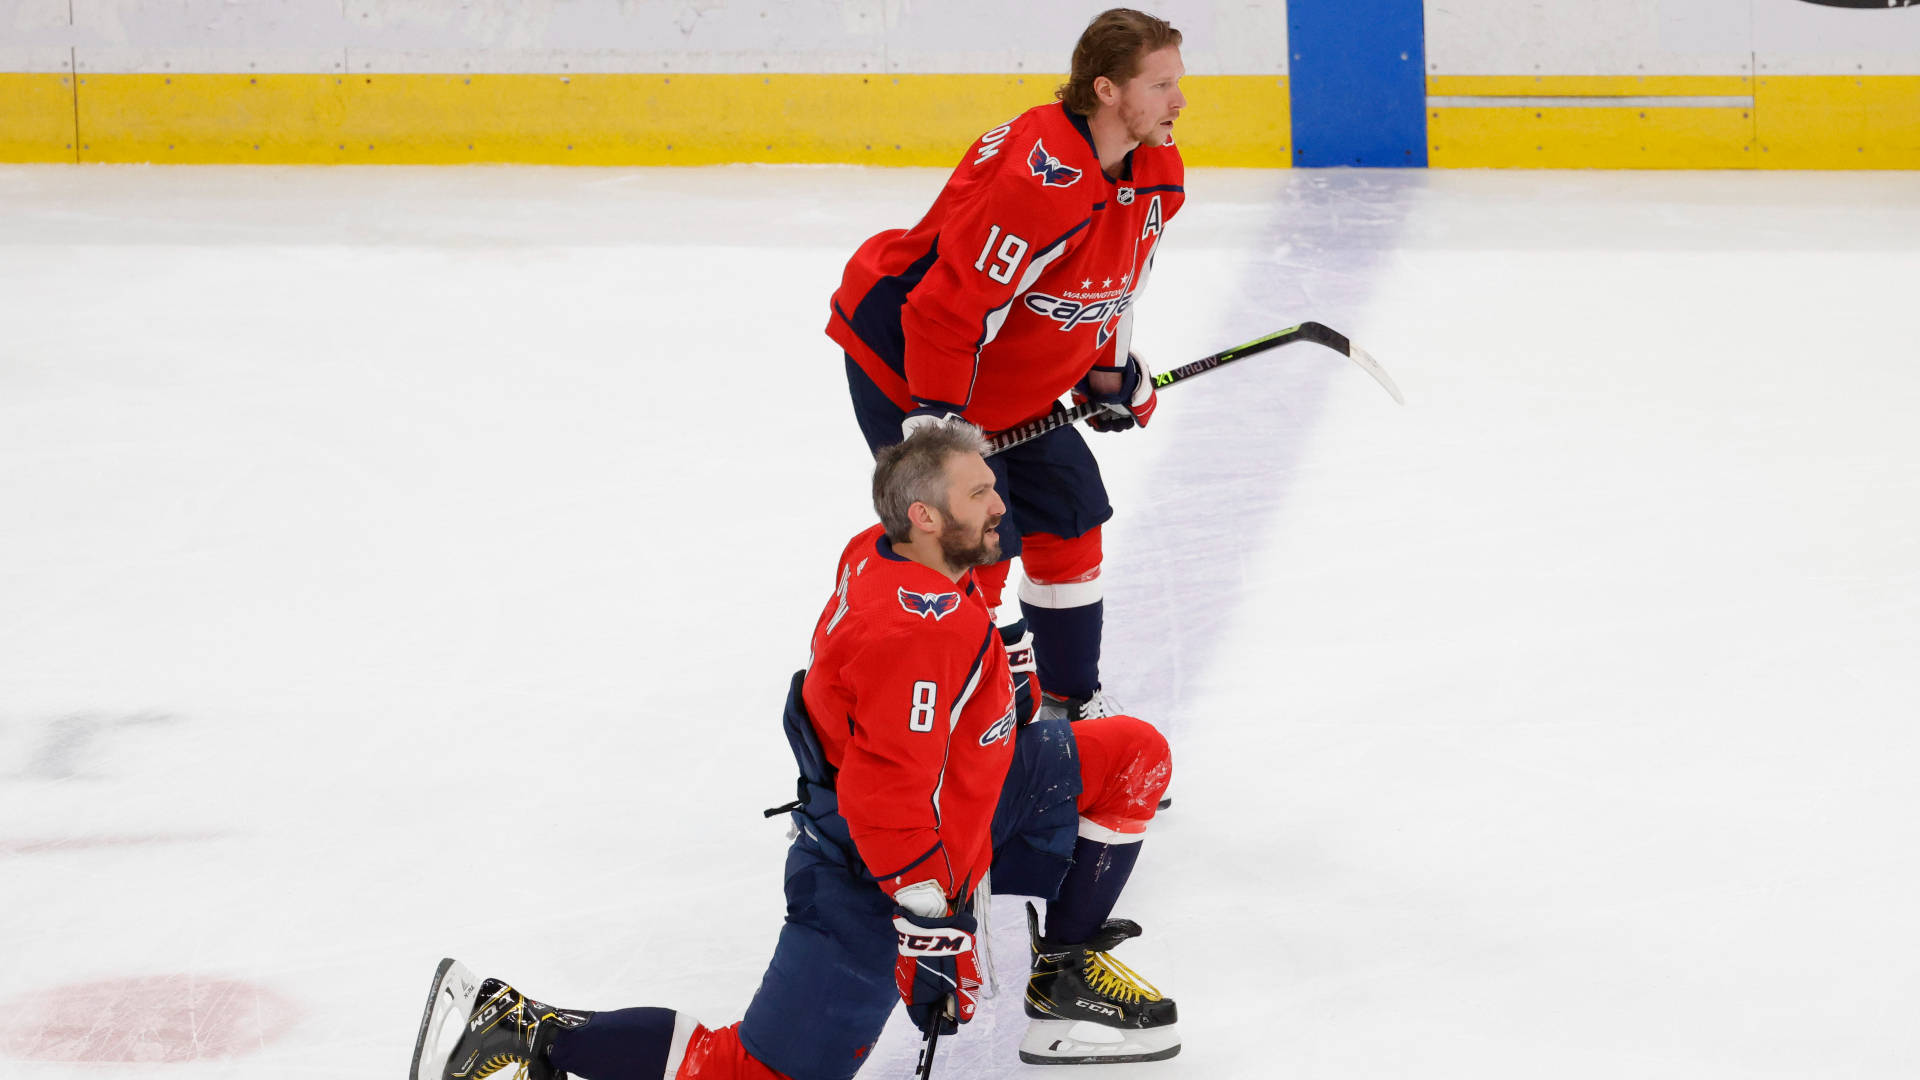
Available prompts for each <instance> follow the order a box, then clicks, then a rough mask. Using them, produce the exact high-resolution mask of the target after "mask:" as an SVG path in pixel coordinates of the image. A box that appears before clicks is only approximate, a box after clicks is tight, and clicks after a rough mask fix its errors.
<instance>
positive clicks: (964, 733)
mask: <svg viewBox="0 0 1920 1080" xmlns="http://www.w3.org/2000/svg"><path fill="white" fill-rule="evenodd" d="M984 449H985V442H984V440H983V439H982V437H981V435H980V433H979V432H978V431H977V430H975V429H974V428H972V427H970V426H968V425H964V424H945V423H942V424H935V425H930V426H928V427H926V428H923V429H920V430H917V431H916V432H915V433H914V434H913V435H912V436H910V437H908V438H907V439H906V440H905V441H903V442H901V443H899V444H897V445H895V446H892V447H889V448H887V449H885V450H883V451H882V452H881V453H880V455H879V458H878V461H877V463H876V467H875V470H874V478H873V493H874V505H875V508H876V509H877V510H878V511H879V516H880V524H878V525H875V526H873V527H872V528H869V529H867V530H865V531H864V532H861V533H860V534H859V535H857V536H855V537H854V538H853V540H852V541H851V542H850V543H848V544H847V546H846V548H845V550H844V551H843V552H842V554H841V556H840V562H839V565H838V567H837V568H836V570H835V573H834V586H835V587H834V592H833V594H832V596H830V597H829V598H828V600H827V603H826V605H825V607H824V608H823V610H822V611H821V613H820V618H819V621H818V622H817V624H816V626H815V629H814V632H813V643H812V644H813V648H812V656H813V659H812V662H811V663H810V665H809V666H808V668H807V670H805V671H804V672H800V673H798V674H796V675H795V677H794V681H793V685H792V688H791V690H790V692H789V694H788V699H787V706H786V715H785V727H786V733H787V737H788V739H789V740H790V741H791V742H792V745H793V750H794V756H795V758H796V760H797V761H798V763H799V767H800V783H799V798H798V799H797V800H796V801H795V802H793V803H792V804H790V805H789V806H787V807H782V808H781V809H784V810H789V811H791V813H792V817H793V822H794V825H795V829H794V838H793V844H792V847H791V848H790V849H789V852H788V856H787V865H786V873H785V881H786V895H787V917H786V924H785V926H784V927H783V928H782V929H781V932H780V940H779V944H778V945H777V946H776V948H775V949H774V954H773V960H772V962H771V963H770V964H769V965H768V967H767V972H766V975H765V977H764V978H763V979H762V981H761V983H760V989H759V991H758V992H757V993H756V994H755V995H754V998H753V1002H752V1004H750V1005H749V1006H748V1008H747V1013H746V1017H745V1019H743V1020H742V1021H740V1022H739V1023H736V1024H732V1025H729V1026H727V1027H720V1028H709V1027H706V1026H705V1025H703V1024H701V1023H699V1022H698V1021H696V1020H694V1019H692V1018H691V1017H688V1016H686V1015H685V1014H683V1013H679V1012H676V1011H674V1010H672V1009H663V1008H627V1009H618V1010H612V1011H604V1012H584V1011H577V1010H567V1009H557V1008H554V1007H552V1006H550V1005H546V1004H543V1003H541V1002H538V1001H535V1000H533V999H531V998H528V997H525V996H524V995H522V994H520V993H519V992H517V991H516V990H514V989H513V988H512V987H510V986H508V985H507V984H505V983H503V982H501V981H500V980H498V979H486V980H480V979H477V978H475V977H474V976H473V975H472V973H471V972H470V971H468V969H467V968H465V967H464V966H463V965H460V964H458V963H456V962H454V961H452V960H445V961H442V962H441V965H440V969H439V970H438V971H437V972H436V973H435V976H434V985H433V990H432V996H431V998H430V999H429V1002H428V1006H427V1011H426V1014H425V1016H424V1017H423V1018H422V1020H421V1026H420V1037H419V1041H418V1042H417V1043H416V1044H415V1049H414V1060H413V1069H412V1073H411V1078H412V1080H483V1078H485V1077H487V1076H490V1075H492V1074H494V1073H496V1072H500V1071H502V1070H506V1069H514V1068H519V1069H524V1072H525V1075H526V1076H528V1077H531V1078H533V1080H545V1078H549V1077H559V1076H567V1075H571V1076H578V1077H583V1078H586V1080H643V1078H644V1080H655V1078H662V1080H676V1078H677V1080H732V1078H750V1080H772V1078H775V1077H789V1078H792V1080H848V1078H850V1077H852V1076H853V1075H854V1073H855V1072H856V1071H857V1070H858V1069H859V1067H860V1065H861V1064H862V1063H863V1062H864V1061H865V1060H866V1055H867V1052H868V1050H869V1049H870V1048H871V1047H872V1046H873V1043H874V1041H875V1039H877V1038H878V1037H879V1035H880V1030H881V1028H882V1027H883V1026H885V1024H886V1021H887V1017H888V1015H889V1014H890V1013H891V1012H892V1011H893V1007H894V1005H895V1004H896V1003H899V1002H902V1001H904V1003H905V1005H906V1007H907V1009H908V1012H909V1013H910V1014H911V1015H912V1017H913V1020H914V1022H915V1023H916V1024H917V1025H921V1026H922V1027H926V1026H929V1025H931V1024H933V1023H938V1024H941V1025H942V1026H943V1027H944V1028H945V1029H946V1030H948V1031H952V1030H956V1029H957V1026H958V1025H959V1024H963V1023H966V1022H967V1021H968V1020H971V1019H972V1018H973V1016H974V1013H975V1010H976V1009H977V1007H978V999H979V997H980V994H981V991H982V985H981V983H982V976H983V974H985V972H983V971H982V964H981V961H980V960H979V957H980V956H981V953H980V952H979V951H976V948H975V946H976V941H977V939H978V937H983V936H984V935H983V934H981V931H980V927H979V920H980V919H982V918H984V917H985V916H986V914H987V911H988V907H987V901H988V896H987V888H988V887H987V884H986V882H987V880H988V869H989V867H991V869H992V879H991V880H992V881H993V887H994V888H995V889H997V890H999V891H1003V892H1011V893H1019V894H1022V895H1031V896H1038V897H1042V898H1046V899H1048V901H1049V902H1048V905H1047V913H1046V925H1045V931H1044V933H1043V932H1042V930H1041V927H1040V924H1039V922H1038V919H1037V916H1036V914H1035V912H1034V909H1033V906H1032V905H1031V904H1029V905H1028V909H1027V910H1028V931H1029V937H1030V940H1031V944H1032V948H1033V956H1032V967H1031V973H1030V976H1029V979H1028V983H1027V991H1026V1002H1025V1009H1026V1013H1027V1015H1028V1017H1030V1018H1031V1019H1030V1021H1029V1030H1028V1034H1027V1036H1026V1039H1025V1041H1024V1042H1023V1043H1022V1045H1021V1050H1020V1056H1021V1059H1022V1060H1024V1061H1029V1062H1036V1063H1056V1064H1076V1063H1090V1062H1110V1061H1145V1060H1156V1059H1160V1058H1166V1057H1171V1056H1173V1055H1174V1054H1175V1053H1177V1052H1178V1050H1179V1048H1180V1041H1179V1035H1178V1034H1177V1032H1176V1030H1175V1027H1174V1023H1175V1019H1176V1015H1175V1008H1174V1003H1173V1001H1172V1000H1171V999H1168V998H1165V997H1162V996H1161V995H1160V994H1159V992H1158V991H1156V990H1154V989H1153V988H1152V987H1151V986H1150V985H1147V984H1145V983H1144V982H1142V981H1141V980H1140V979H1139V978H1138V977H1137V976H1135V975H1134V974H1133V973H1132V972H1131V971H1129V970H1128V969H1127V968H1126V967H1125V966H1124V965H1122V964H1120V963H1119V962H1118V961H1116V960H1114V959H1113V958H1112V957H1111V956H1109V955H1108V951H1109V950H1111V949H1113V948H1114V947H1115V946H1116V945H1118V944H1119V943H1120V942H1122V941H1124V940H1126V939H1127V938H1129V937H1132V936H1134V935H1136V934H1138V933H1139V932H1140V928H1139V927H1138V926H1137V925H1135V924H1133V923H1131V922H1128V921H1126V920H1121V919H1109V918H1108V915H1109V914H1111V912H1112V910H1113V907H1114V904H1115V902H1116V901H1117V899H1118V898H1119V895H1120V890H1121V888H1122V887H1123V886H1124V885H1125V883H1126V881H1127V878H1128V876H1129V875H1130V874H1131V872H1132V870H1133V866H1134V862H1135V859H1136V858H1137V856H1138V853H1139V850H1140V839H1141V836H1142V834H1143V833H1144V831H1145V829H1146V827H1147V824H1148V822H1149V821H1150V820H1151V819H1152V817H1153V814H1154V809H1155V806H1156V804H1157V802H1158V800H1159V798H1160V793H1161V792H1162V791H1163V790H1164V789H1165V787H1166V783H1167V778H1168V775H1169V772H1170V769H1171V765H1170V762H1169V759H1168V754H1167V744H1166V741H1165V740H1164V739H1162V738H1161V737H1160V735H1159V734H1158V733H1157V732H1155V731H1154V729H1153V728H1152V727H1151V726H1150V725H1148V724H1146V723H1145V722H1143V721H1140V720H1137V719H1134V718H1133V717H1128V716H1112V717H1102V718H1093V719H1089V720H1086V721H1084V722H1081V723H1079V724H1071V725H1070V724H1069V723H1068V722H1067V721H1066V720H1065V719H1064V718H1052V719H1045V720H1030V718H1029V715H1028V714H1030V711H1031V710H1030V706H1031V701H1032V699H1031V697H1030V696H1023V695H1022V694H1021V692H1020V690H1019V686H1018V681H1017V680H1016V678H1015V676H1016V675H1020V676H1021V680H1024V677H1025V672H1024V671H1021V670H1019V669H1021V668H1022V667H1024V666H1025V665H1023V663H1022V658H1021V657H1018V656H1015V657H1012V658H1011V660H1010V658H1009V654H1008V651H1007V650H1006V649H1005V648H1004V647H1003V641H1002V637H1001V635H1000V634H999V632H998V631H997V630H996V629H995V627H994V625H993V621H992V618H991V616H989V615H988V613H987V607H986V604H985V602H984V600H983V599H982V597H981V593H980V589H979V587H978V584H977V583H976V581H975V579H974V574H973V570H974V568H975V567H978V566H982V565H988V564H991V563H992V562H993V561H994V560H995V559H997V558H998V556H999V540H998V536H997V533H996V528H995V527H996V526H997V525H998V524H999V522H1000V519H1001V517H1002V515H1003V514H1004V513H1005V506H1004V504H1003V503H1002V502H1001V500H1000V497H999V495H998V494H997V493H996V492H995V477H994V474H993V472H992V470H990V469H989V468H988V467H987V464H986V460H985V459H984V457H983V456H982V453H983V451H984ZM1023 704H1024V705H1026V706H1028V708H1022V705H1023Z"/></svg>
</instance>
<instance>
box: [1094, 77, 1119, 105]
mask: <svg viewBox="0 0 1920 1080" xmlns="http://www.w3.org/2000/svg"><path fill="white" fill-rule="evenodd" d="M1093 96H1094V97H1096V98H1098V99H1099V100H1100V104H1102V105H1112V104H1113V103H1115V102H1117V101H1119V100H1120V87H1119V85H1118V84H1116V83H1115V82H1114V81H1113V80H1112V79H1109V78H1107V77H1106V76H1105V75H1095V76H1094V77H1093Z"/></svg>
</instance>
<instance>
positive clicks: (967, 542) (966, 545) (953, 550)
mask: <svg viewBox="0 0 1920 1080" xmlns="http://www.w3.org/2000/svg"><path fill="white" fill-rule="evenodd" d="M992 538H995V536H994V530H992V529H987V530H985V531H984V532H982V533H980V534H979V535H978V536H973V537H969V536H967V535H966V534H964V533H962V532H961V531H960V529H959V528H957V527H956V526H954V525H952V524H949V525H948V526H947V527H946V528H944V529H942V530H940V557H941V558H943V559H945V560H947V565H948V566H951V567H953V568H954V569H955V570H971V569H973V568H974V567H976V566H992V565H993V564H994V563H997V562H999V561H1000V550H999V546H998V545H997V544H991V543H990V540H991V539H992Z"/></svg>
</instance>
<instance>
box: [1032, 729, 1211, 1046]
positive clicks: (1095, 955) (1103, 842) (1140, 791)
mask: <svg viewBox="0 0 1920 1080" xmlns="http://www.w3.org/2000/svg"><path fill="white" fill-rule="evenodd" d="M1072 731H1073V735H1074V740H1075V744H1076V750H1077V757H1078V759H1079V767H1080V795H1079V797H1078V799H1077V800H1076V809H1077V810H1078V813H1079V822H1078V828H1077V834H1078V835H1077V837H1076V838H1075V841H1074V848H1073V865H1072V867H1071V868H1070V869H1069V870H1068V871H1067V874H1066V877H1065V878H1064V880H1062V882H1061V884H1060V891H1059V895H1058V896H1057V897H1055V898H1054V900H1053V901H1052V902H1051V903H1049V904H1048V905H1047V924H1046V933H1045V934H1042V933H1041V932H1040V922H1039V918H1038V916H1037V914H1035V913H1034V912H1033V910H1032V908H1031V907H1029V908H1028V930H1029V933H1030V935H1031V937H1032V941H1033V971H1032V974H1031V975H1030V976H1029V978H1028V980H1027V995H1026V1011H1027V1016H1028V1017H1029V1018H1030V1023H1029V1026H1028V1031H1027V1037H1026V1039H1025V1040H1024V1041H1023V1042H1022V1044H1021V1048H1020V1057H1021V1060H1023V1061H1028V1062H1034V1063H1039V1064H1084V1063H1093V1062H1111V1061H1157V1060H1160V1059H1162V1058H1168V1057H1172V1056H1173V1055H1174V1054H1177V1053H1179V1051H1180V1036H1179V1032H1178V1029H1177V1028H1176V1026H1175V1025H1176V1023H1177V1021H1178V1019H1179V1012H1178V1009H1177V1007H1176V1006H1175V1004H1174V1002H1173V1000H1172V999H1171V998H1169V997H1167V996H1165V995H1164V994H1162V993H1160V991H1159V990H1158V989H1157V988H1156V987H1154V986H1153V984H1152V983H1149V982H1147V981H1146V980H1145V979H1143V978H1141V977H1140V976H1139V975H1138V974H1136V973H1135V972H1134V971H1133V970H1132V969H1131V968H1128V967H1127V966H1126V965H1125V964H1123V963H1121V962H1120V961H1119V960H1118V959H1116V958H1114V957H1113V956H1112V955H1110V954H1111V952H1112V950H1113V949H1114V948H1115V947H1117V946H1118V945H1119V944H1120V943H1122V942H1124V941H1126V940H1127V939H1128V938H1131V937H1134V936H1137V935H1138V934H1139V933H1140V926H1139V924H1138V923H1134V922H1132V921H1130V920H1126V919H1111V918H1109V917H1108V916H1110V915H1111V914H1112V913H1113V910H1114V906H1115V904H1117V903H1118V901H1119V899H1120V893H1121V890H1122V889H1124V888H1125V887H1126V883H1127V880H1128V878H1130V877H1131V876H1132V874H1133V868H1134V864H1135V862H1136V861H1137V860H1138V858H1139V854H1140V841H1141V839H1142V838H1143V837H1144V836H1145V835H1146V830H1147V825H1148V823H1149V822H1151V821H1152V820H1153V816H1154V812H1155V811H1156V810H1157V809H1158V807H1159V803H1160V797H1161V795H1162V793H1164V792H1165V791H1166V787H1167V782H1168V780H1169V779H1171V777H1172V773H1173V759H1172V754H1171V751H1170V750H1169V749H1168V747H1167V740H1166V738H1165V737H1164V736H1162V735H1161V734H1160V732H1159V731H1158V730H1156V729H1155V728H1154V727H1153V725H1151V724H1148V723H1147V722H1146V721H1144V720H1140V719H1138V718H1136V717H1131V716H1108V717H1098V718H1092V719H1088V720H1083V721H1081V722H1080V723H1077V724H1074V725H1073V726H1072Z"/></svg>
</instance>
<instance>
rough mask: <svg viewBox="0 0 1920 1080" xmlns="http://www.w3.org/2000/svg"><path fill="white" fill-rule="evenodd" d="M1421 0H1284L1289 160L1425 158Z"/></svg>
mask: <svg viewBox="0 0 1920 1080" xmlns="http://www.w3.org/2000/svg"><path fill="white" fill-rule="evenodd" d="M1425 22H1426V20H1425V16H1424V14H1423V13H1422V10H1421V0H1366V2H1365V3H1356V2H1355V0H1288V3H1287V45H1288V49H1287V51H1288V54H1289V57H1290V59H1291V63H1289V64H1288V76H1289V83H1290V89H1291V94H1292V99H1293V163H1294V164H1295V165H1305V166H1325V165H1368V166H1400V167H1405V166H1418V165H1425V164H1426V163H1427V79H1426V49H1425Z"/></svg>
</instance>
